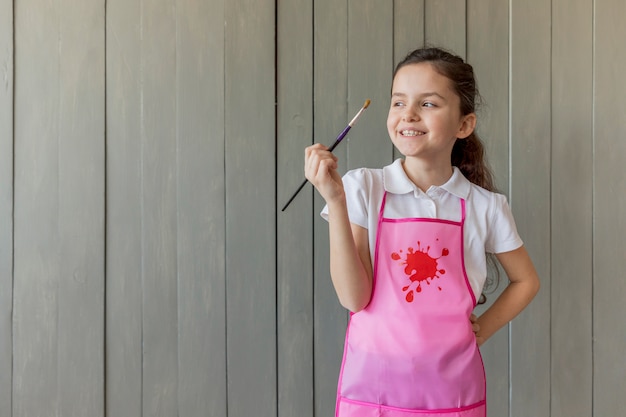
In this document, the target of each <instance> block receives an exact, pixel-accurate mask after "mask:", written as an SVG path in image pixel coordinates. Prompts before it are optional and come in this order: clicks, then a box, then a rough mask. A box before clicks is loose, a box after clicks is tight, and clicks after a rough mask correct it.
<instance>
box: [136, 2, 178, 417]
mask: <svg viewBox="0 0 626 417" xmlns="http://www.w3.org/2000/svg"><path fill="white" fill-rule="evenodd" d="M174 5H175V2H174V1H173V0H159V1H150V2H144V3H143V4H142V9H141V19H142V29H141V43H140V45H141V80H142V90H141V94H142V117H141V122H142V123H141V136H140V137H141V186H142V200H141V205H142V206H141V226H142V228H141V240H142V253H141V260H142V285H143V291H142V297H143V299H142V306H143V315H142V333H143V380H142V390H143V413H144V414H145V415H151V416H171V415H175V414H176V413H177V410H178V356H179V352H178V282H177V277H178V268H177V266H178V256H177V255H178V253H177V248H178V230H177V211H178V207H177V194H178V189H177V166H176V156H177V151H178V144H177V137H176V114H177V105H176V88H177V84H176V72H177V68H176V56H177V51H176V15H175V10H176V9H175V7H174Z"/></svg>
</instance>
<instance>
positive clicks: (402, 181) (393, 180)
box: [383, 159, 471, 199]
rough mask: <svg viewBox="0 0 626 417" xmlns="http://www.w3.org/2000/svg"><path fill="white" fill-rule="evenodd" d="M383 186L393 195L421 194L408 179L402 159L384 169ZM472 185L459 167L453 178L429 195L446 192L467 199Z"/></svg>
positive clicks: (434, 187) (432, 187)
mask: <svg viewBox="0 0 626 417" xmlns="http://www.w3.org/2000/svg"><path fill="white" fill-rule="evenodd" d="M383 184H384V187H385V191H387V192H389V193H393V194H408V193H416V194H419V193H421V191H420V189H419V188H417V186H416V185H415V184H413V182H412V181H411V180H410V179H409V177H407V175H406V172H404V168H403V167H402V159H396V160H395V161H394V162H393V163H392V164H391V165H387V166H386V167H384V168H383ZM470 188H471V183H470V182H469V180H468V179H467V178H465V176H464V175H463V174H462V173H461V171H460V170H459V169H458V168H457V167H453V172H452V176H451V177H450V179H449V180H448V181H447V182H446V183H445V184H443V185H440V186H431V187H430V189H428V193H431V192H433V191H434V192H436V191H437V190H445V191H447V192H449V193H450V194H453V195H455V196H457V197H459V198H462V199H467V197H468V196H469V192H470Z"/></svg>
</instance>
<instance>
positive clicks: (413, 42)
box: [390, 0, 425, 88]
mask: <svg viewBox="0 0 626 417" xmlns="http://www.w3.org/2000/svg"><path fill="white" fill-rule="evenodd" d="M424 25H425V22H424V0H394V2H393V65H394V67H395V65H396V64H397V63H398V62H399V61H401V60H402V59H404V57H405V56H406V55H407V54H408V53H409V52H411V51H413V50H414V49H417V48H419V47H421V46H423V45H424V29H425V28H424ZM390 88H391V87H390Z"/></svg>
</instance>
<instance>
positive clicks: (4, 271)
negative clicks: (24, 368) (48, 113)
mask: <svg viewBox="0 0 626 417" xmlns="http://www.w3.org/2000/svg"><path fill="white" fill-rule="evenodd" d="M13 79H14V77H13V2H12V1H9V0H0V416H10V415H11V411H12V404H11V401H12V379H13V372H12V364H13V330H12V315H13V314H12V310H13Z"/></svg>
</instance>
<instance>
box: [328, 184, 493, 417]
mask: <svg viewBox="0 0 626 417" xmlns="http://www.w3.org/2000/svg"><path fill="white" fill-rule="evenodd" d="M390 198H393V195H391V197H390ZM386 199H387V194H385V196H384V197H383V202H382V204H381V208H380V212H379V219H378V233H377V237H376V251H375V259H374V290H373V293H372V299H371V301H370V303H369V305H368V306H367V307H366V308H365V309H364V310H362V311H360V312H358V313H356V314H352V315H351V318H350V323H349V325H348V330H347V334H346V342H345V348H344V357H343V362H342V366H341V373H340V375H339V386H338V390H337V408H336V416H338V417H381V416H385V417H409V416H411V417H435V416H437V417H484V416H485V415H486V402H485V372H484V368H483V362H482V358H481V357H480V352H479V351H478V346H477V345H476V338H475V336H474V333H473V332H472V327H471V323H470V320H469V317H470V314H471V313H472V310H473V309H474V306H475V305H476V300H475V297H474V293H473V291H472V289H471V287H470V285H469V281H468V280H467V275H466V273H465V265H464V260H463V224H464V222H465V200H460V202H461V204H460V205H461V220H460V221H458V222H457V221H448V220H440V219H430V218H408V219H389V218H385V217H384V210H385V201H386Z"/></svg>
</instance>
